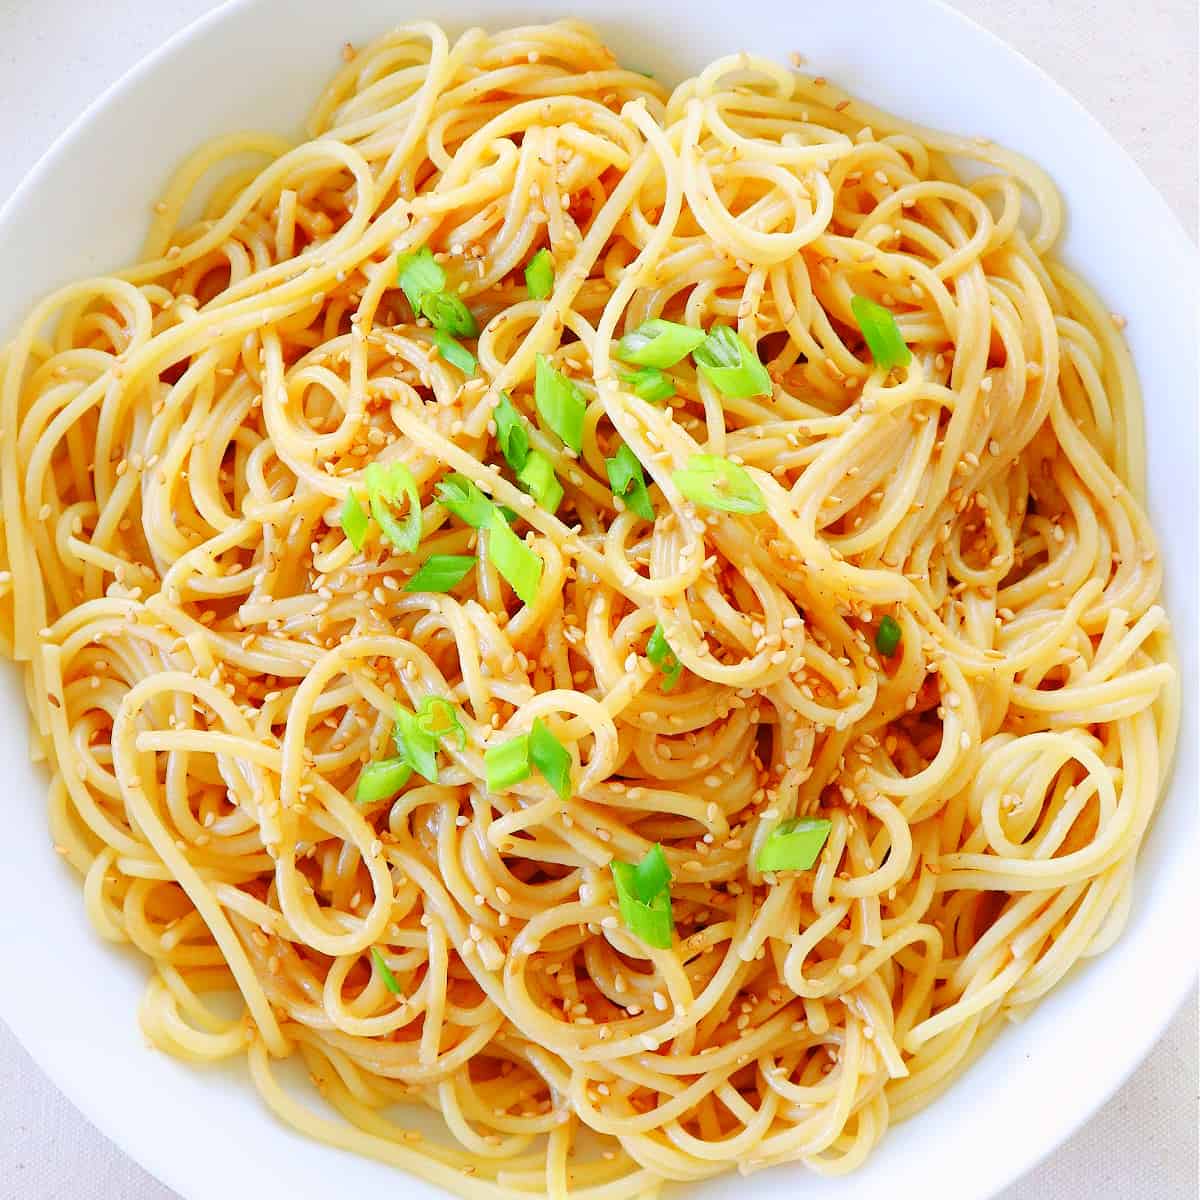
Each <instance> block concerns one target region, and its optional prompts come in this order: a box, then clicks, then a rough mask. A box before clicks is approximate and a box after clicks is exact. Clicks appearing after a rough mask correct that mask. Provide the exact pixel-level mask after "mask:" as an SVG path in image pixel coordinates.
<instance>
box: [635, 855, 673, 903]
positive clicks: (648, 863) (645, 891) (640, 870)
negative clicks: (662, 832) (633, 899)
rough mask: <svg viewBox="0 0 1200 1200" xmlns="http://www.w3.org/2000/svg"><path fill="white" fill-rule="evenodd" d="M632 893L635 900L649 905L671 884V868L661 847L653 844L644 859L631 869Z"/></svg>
mask: <svg viewBox="0 0 1200 1200" xmlns="http://www.w3.org/2000/svg"><path fill="white" fill-rule="evenodd" d="M633 882H634V891H635V893H636V895H637V898H638V899H639V900H641V901H642V902H643V903H645V904H649V903H650V901H651V900H653V899H654V897H655V896H657V895H658V893H659V892H661V891H662V890H663V888H665V887H666V886H667V885H668V884H669V883H670V882H671V868H670V867H669V866H667V856H666V855H665V854H664V853H663V848H662V845H661V844H660V843H659V842H655V843H654V845H653V846H652V847H651V848H650V850H648V851H647V852H646V857H645V858H643V859H642V861H641V862H640V863H638V865H637V866H636V867H634V869H633Z"/></svg>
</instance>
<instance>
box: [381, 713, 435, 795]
mask: <svg viewBox="0 0 1200 1200" xmlns="http://www.w3.org/2000/svg"><path fill="white" fill-rule="evenodd" d="M392 739H393V741H395V743H396V749H397V750H398V751H399V752H400V757H401V758H403V759H404V761H405V762H406V763H408V765H409V766H410V767H412V769H413V770H414V771H416V773H417V774H418V775H424V776H425V778H426V779H428V780H429V782H430V783H437V779H438V765H437V751H438V739H437V738H436V737H434V735H433V734H431V733H426V732H425V730H424V729H422V728H421V723H420V721H419V720H418V719H417V714H416V713H414V712H409V710H408V709H407V708H405V707H404V706H403V705H402V704H397V705H396V727H395V728H394V729H393V730H392Z"/></svg>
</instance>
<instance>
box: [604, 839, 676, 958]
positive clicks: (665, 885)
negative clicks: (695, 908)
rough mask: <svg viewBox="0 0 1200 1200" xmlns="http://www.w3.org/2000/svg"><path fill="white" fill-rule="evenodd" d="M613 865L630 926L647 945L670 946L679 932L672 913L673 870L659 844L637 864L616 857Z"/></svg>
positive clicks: (621, 900)
mask: <svg viewBox="0 0 1200 1200" xmlns="http://www.w3.org/2000/svg"><path fill="white" fill-rule="evenodd" d="M609 867H610V869H611V871H612V877H613V883H615V884H616V888H617V903H618V905H619V906H620V908H621V919H622V920H623V921H624V922H625V925H626V928H628V930H629V931H630V933H632V934H633V935H634V936H635V937H638V938H640V939H641V940H642V941H643V942H645V943H646V945H647V946H654V947H655V948H656V949H659V950H669V949H670V947H671V943H672V939H673V935H674V932H675V922H674V919H673V918H672V916H671V889H670V883H671V870H670V868H669V867H668V866H667V860H666V856H665V855H664V854H663V850H662V847H661V846H659V845H656V846H655V847H654V848H653V849H652V850H650V852H649V853H648V854H647V855H646V857H645V858H643V859H642V861H641V862H640V863H638V864H637V865H635V864H633V863H627V862H618V861H617V860H616V859H614V860H613V861H612V862H611V863H610V864H609Z"/></svg>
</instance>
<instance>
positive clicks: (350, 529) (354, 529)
mask: <svg viewBox="0 0 1200 1200" xmlns="http://www.w3.org/2000/svg"><path fill="white" fill-rule="evenodd" d="M340 520H341V523H342V532H343V533H344V534H345V535H346V537H348V538H349V539H350V545H352V546H353V547H354V548H355V550H361V549H362V548H363V542H365V541H366V540H367V528H368V526H369V525H370V524H371V518H370V517H368V516H367V514H366V512H365V511H364V510H363V506H362V505H361V504H360V503H359V500H358V497H357V496H356V495H355V494H354V489H353V488H351V489H350V491H348V492H347V493H346V499H345V500H343V501H342V512H341V517H340Z"/></svg>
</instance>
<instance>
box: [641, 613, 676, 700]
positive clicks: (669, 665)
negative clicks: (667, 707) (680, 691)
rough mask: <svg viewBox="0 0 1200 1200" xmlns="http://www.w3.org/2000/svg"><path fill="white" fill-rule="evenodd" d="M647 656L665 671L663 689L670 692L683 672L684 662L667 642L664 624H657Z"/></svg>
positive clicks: (647, 647) (649, 642) (649, 643)
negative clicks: (676, 655)
mask: <svg viewBox="0 0 1200 1200" xmlns="http://www.w3.org/2000/svg"><path fill="white" fill-rule="evenodd" d="M646 657H647V658H648V659H649V660H650V661H651V662H652V663H653V664H654V665H655V666H656V667H657V668H658V669H659V670H660V671H661V672H662V673H663V683H662V690H663V691H664V692H669V691H670V690H671V689H672V688H673V687H674V686H675V685H676V684H677V683H678V682H679V677H680V675H682V674H683V663H681V662H680V661H679V659H678V658H676V657H675V651H674V650H672V649H671V647H670V645H669V644H668V643H667V635H666V634H665V633H663V627H662V624H661V623H659V624H658V625H655V627H654V632H653V633H652V634H651V635H650V640H649V641H648V642H647V643H646Z"/></svg>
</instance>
